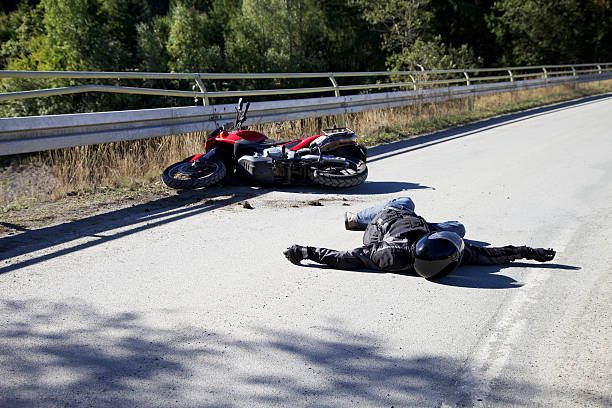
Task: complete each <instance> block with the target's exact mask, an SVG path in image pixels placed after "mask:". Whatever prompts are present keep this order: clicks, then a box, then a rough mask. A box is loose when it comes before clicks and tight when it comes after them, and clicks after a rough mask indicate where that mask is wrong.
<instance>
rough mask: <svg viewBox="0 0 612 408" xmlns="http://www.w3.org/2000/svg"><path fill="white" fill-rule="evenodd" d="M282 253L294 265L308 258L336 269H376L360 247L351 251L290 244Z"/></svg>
mask: <svg viewBox="0 0 612 408" xmlns="http://www.w3.org/2000/svg"><path fill="white" fill-rule="evenodd" d="M283 253H284V254H285V256H286V257H287V259H288V260H289V261H290V262H291V263H293V264H296V265H298V264H299V263H300V261H301V260H303V259H310V260H311V261H314V262H317V263H320V264H325V265H329V266H331V267H333V268H337V269H345V270H353V269H363V268H369V269H376V266H375V265H374V264H372V262H371V261H370V260H369V259H368V257H367V256H365V255H364V254H363V251H362V250H361V248H355V249H353V250H351V251H336V250H335V249H328V248H318V247H310V246H309V247H307V246H301V245H292V246H290V247H289V248H287V249H286V250H285V251H284V252H283Z"/></svg>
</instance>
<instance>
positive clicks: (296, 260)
mask: <svg viewBox="0 0 612 408" xmlns="http://www.w3.org/2000/svg"><path fill="white" fill-rule="evenodd" d="M283 254H285V257H287V259H288V260H289V262H291V263H292V264H295V265H299V264H300V261H301V260H302V259H306V257H307V256H308V253H307V252H306V247H305V246H301V245H291V246H290V247H289V248H287V249H285V251H283Z"/></svg>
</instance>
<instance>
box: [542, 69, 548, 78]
mask: <svg viewBox="0 0 612 408" xmlns="http://www.w3.org/2000/svg"><path fill="white" fill-rule="evenodd" d="M542 71H544V79H548V71H547V70H546V67H542Z"/></svg>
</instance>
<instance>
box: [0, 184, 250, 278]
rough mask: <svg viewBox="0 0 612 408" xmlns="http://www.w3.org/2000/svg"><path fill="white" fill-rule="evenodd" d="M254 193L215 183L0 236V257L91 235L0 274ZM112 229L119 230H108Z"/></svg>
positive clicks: (178, 218)
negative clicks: (82, 241)
mask: <svg viewBox="0 0 612 408" xmlns="http://www.w3.org/2000/svg"><path fill="white" fill-rule="evenodd" d="M221 193H223V194H224V196H222V197H216V196H217V195H219V196H220V195H221ZM226 194H227V195H226ZM256 195H257V192H256V191H255V192H252V193H235V194H233V193H231V192H224V191H223V192H222V190H221V189H220V188H218V187H214V188H212V189H209V190H207V191H189V192H181V193H179V194H177V195H174V196H171V197H165V198H161V199H158V200H155V201H151V202H148V203H144V204H138V205H134V206H132V207H126V208H121V209H119V210H115V211H110V212H107V213H103V214H98V215H93V216H90V217H85V218H81V219H78V220H74V221H68V222H64V223H61V224H58V225H52V226H49V227H43V228H39V229H35V230H26V231H23V232H21V233H19V234H15V235H9V236H5V237H2V238H0V259H8V258H11V257H16V256H19V255H24V254H27V253H30V252H35V251H38V250H41V249H45V248H50V247H53V246H55V245H60V244H64V243H68V242H71V241H76V240H79V239H81V238H93V239H90V240H89V241H87V242H84V243H80V244H77V245H75V246H73V247H70V248H65V249H59V250H56V251H52V252H50V253H47V254H44V255H41V256H37V257H34V258H32V259H28V260H25V261H22V262H17V263H14V264H11V265H7V266H3V267H0V275H1V274H3V273H6V272H9V271H13V270H16V269H20V268H23V267H25V266H29V265H33V264H36V263H39V262H42V261H44V260H47V259H52V258H56V257H58V256H61V255H65V254H68V253H72V252H75V251H79V250H81V249H84V248H89V247H92V246H95V245H99V244H102V243H105V242H109V241H112V240H115V239H118V238H122V237H125V236H128V235H132V234H135V233H137V232H140V231H144V230H147V229H150V228H155V227H158V226H160V225H164V224H167V223H170V222H174V221H177V220H181V219H184V218H188V217H192V216H195V215H199V214H204V213H206V212H208V211H212V210H215V209H218V208H222V207H226V206H229V205H233V204H236V203H238V202H240V201H242V200H244V199H245V198H249V197H254V196H256ZM126 227H127V228H126ZM115 229H121V230H120V231H117V232H110V231H112V230H115ZM109 232H110V233H109Z"/></svg>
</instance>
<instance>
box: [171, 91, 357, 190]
mask: <svg viewBox="0 0 612 408" xmlns="http://www.w3.org/2000/svg"><path fill="white" fill-rule="evenodd" d="M249 106H250V102H247V103H246V104H244V105H243V103H242V99H241V100H240V101H239V102H238V106H237V107H236V112H237V113H236V121H235V123H234V125H233V126H231V127H230V128H229V129H227V130H226V129H225V128H224V127H223V126H221V127H219V128H217V129H215V130H213V131H212V132H211V133H210V134H209V135H208V136H207V138H206V142H205V145H204V151H205V153H204V154H196V155H194V156H191V157H188V158H186V159H185V160H182V161H180V162H178V163H175V164H173V165H171V166H169V167H168V168H166V169H165V170H164V172H163V173H162V180H163V182H164V183H165V184H166V185H167V186H168V187H171V188H176V189H181V190H189V189H195V188H202V187H207V186H211V185H213V184H216V183H219V182H220V181H221V180H222V179H223V178H225V177H226V176H228V175H236V176H239V177H241V178H244V179H245V180H247V181H248V182H249V183H252V184H257V185H288V184H297V183H304V182H307V183H308V182H309V183H314V184H319V185H322V186H325V187H335V188H344V187H353V186H356V185H359V184H361V183H363V182H364V181H365V179H366V178H367V176H368V168H367V166H366V164H365V162H366V148H365V147H364V146H361V145H359V144H358V143H357V136H356V135H355V133H354V132H353V131H352V130H350V129H348V128H344V127H343V128H336V127H334V128H333V129H324V130H323V133H322V134H320V135H315V136H309V137H305V138H302V139H295V140H290V141H285V142H277V141H275V140H272V139H268V138H267V137H266V135H264V134H262V133H259V132H255V131H252V130H246V129H242V124H243V123H244V121H245V120H246V119H247V117H246V114H247V112H248V110H249Z"/></svg>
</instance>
